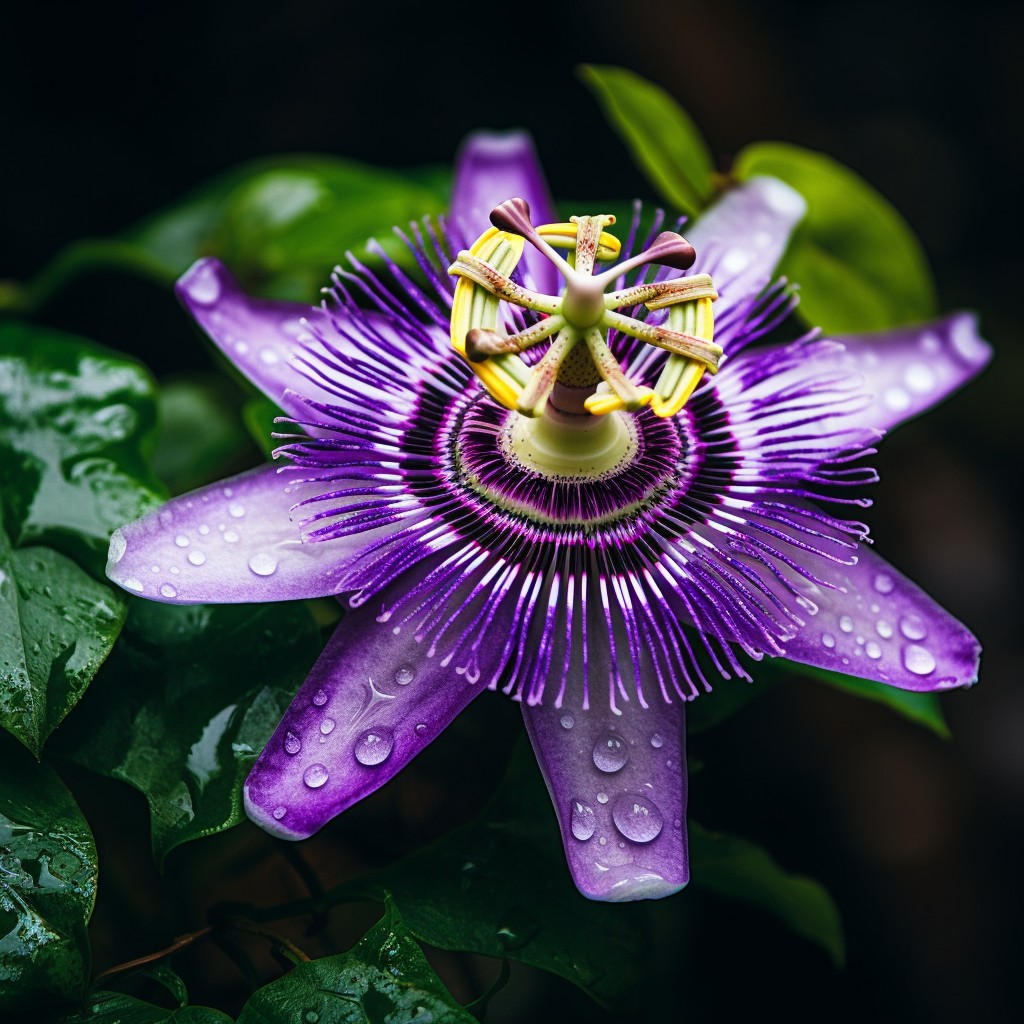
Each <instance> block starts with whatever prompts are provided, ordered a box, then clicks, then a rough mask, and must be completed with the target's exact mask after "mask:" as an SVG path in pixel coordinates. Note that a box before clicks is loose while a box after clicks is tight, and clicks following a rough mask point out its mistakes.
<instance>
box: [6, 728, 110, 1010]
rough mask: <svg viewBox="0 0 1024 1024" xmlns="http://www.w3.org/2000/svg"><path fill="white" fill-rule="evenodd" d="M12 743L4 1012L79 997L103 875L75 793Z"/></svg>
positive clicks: (8, 781) (8, 762) (8, 765)
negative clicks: (89, 928)
mask: <svg viewBox="0 0 1024 1024" xmlns="http://www.w3.org/2000/svg"><path fill="white" fill-rule="evenodd" d="M11 746H12V749H11V750H10V751H7V750H5V751H4V756H3V757H2V758H0V1009H3V1010H5V1011H10V1010H18V1009H26V1008H28V1007H33V1008H38V1007H39V1006H40V1005H45V1004H47V1003H53V1002H61V1001H68V1000H73V999H79V998H81V995H82V992H83V990H84V987H85V983H86V980H87V976H88V971H89V943H88V939H87V938H86V925H87V924H88V922H89V918H90V916H91V915H92V908H93V903H94V902H95V899H96V875H97V868H96V864H97V861H96V846H95V844H94V842H93V838H92V834H91V833H90V831H89V827H88V825H86V823H85V819H84V818H83V817H82V813H81V811H79V809H78V807H77V805H76V804H75V802H74V800H73V799H72V797H71V794H70V793H69V792H68V791H67V789H65V788H64V785H63V783H62V782H61V781H60V779H59V778H57V775H56V773H55V772H54V771H53V770H52V769H51V768H49V767H48V766H47V765H40V764H35V763H34V762H33V761H32V760H31V758H30V757H29V756H28V754H27V753H25V752H24V751H20V750H18V749H17V748H14V747H13V745H11ZM0 1015H2V1014H0Z"/></svg>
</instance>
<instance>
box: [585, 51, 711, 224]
mask: <svg viewBox="0 0 1024 1024" xmlns="http://www.w3.org/2000/svg"><path fill="white" fill-rule="evenodd" d="M579 73H580V77H581V79H582V80H583V82H584V84H585V85H586V86H587V87H588V88H589V89H590V91H591V92H593V93H594V95H595V96H596V97H597V100H598V102H599V103H600V104H601V107H602V109H603V110H604V112H605V116H606V117H607V118H608V120H609V121H610V122H611V125H612V127H613V128H614V129H615V130H616V132H618V134H619V136H620V137H621V138H622V141H623V142H624V143H625V144H626V148H627V149H628V150H629V151H630V153H631V154H632V156H633V159H634V161H635V162H636V164H637V165H638V166H639V168H640V169H641V170H642V171H643V172H644V173H645V174H646V176H647V178H648V180H649V181H650V182H651V184H652V185H653V186H654V188H655V190H656V191H657V192H658V194H659V195H660V196H661V197H662V198H663V199H664V200H665V201H666V202H668V203H670V204H671V205H672V206H673V207H675V208H676V209H679V210H682V211H683V212H684V213H688V214H691V215H692V214H695V213H698V212H699V211H700V210H702V209H703V208H704V207H705V206H706V205H707V204H708V202H709V201H710V199H711V197H712V195H713V194H714V184H713V180H712V176H713V174H714V160H713V159H712V156H711V151H710V150H709V149H708V145H707V143H706V142H705V141H704V137H703V136H702V135H701V133H700V130H699V129H698V128H697V126H696V124H695V123H694V121H693V118H691V117H690V115H689V114H688V113H687V112H686V111H685V110H683V108H682V107H680V106H679V104H678V103H676V101H675V100H674V99H673V98H672V97H671V96H670V95H669V94H668V93H667V92H665V90H664V89H662V88H661V87H660V86H657V85H655V84H654V83H653V82H649V81H647V80H646V79H645V78H641V77H640V76H639V75H637V74H635V73H634V72H632V71H627V70H626V69H625V68H617V67H607V66H603V67H602V66H599V65H594V64H584V65H583V66H582V67H581V68H580V69H579Z"/></svg>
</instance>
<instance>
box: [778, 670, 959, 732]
mask: <svg viewBox="0 0 1024 1024" xmlns="http://www.w3.org/2000/svg"><path fill="white" fill-rule="evenodd" d="M786 664H787V667H788V668H791V669H792V670H793V671H794V672H796V673H797V674H799V675H801V676H805V677H806V678H808V679H813V680H815V681H816V682H819V683H824V684H825V685H826V686H832V687H835V689H837V690H842V691H843V692H844V693H852V694H853V695H854V696H855V697H861V698H863V699H864V700H871V701H875V702H877V703H878V704H884V705H885V706H886V707H888V708H891V709H892V710H893V711H895V712H896V713H897V714H900V715H902V716H903V717H904V718H908V719H909V720H910V721H911V722H916V723H917V724H918V725H923V726H924V727H925V728H926V729H930V730H931V731H932V732H933V733H935V735H936V736H938V737H939V738H940V739H944V740H948V739H949V738H950V737H951V735H952V733H950V731H949V726H948V725H947V723H946V717H945V715H943V713H942V704H941V703H940V701H939V698H938V696H937V695H936V694H934V693H914V692H913V691H911V690H900V689H898V688H897V687H895V686H889V685H888V684H887V683H879V682H876V681H875V680H874V679H858V678H857V677H856V676H846V675H842V674H840V673H839V672H828V671H826V670H825V669H823V668H814V667H812V666H810V665H798V664H795V663H793V662H788V663H786Z"/></svg>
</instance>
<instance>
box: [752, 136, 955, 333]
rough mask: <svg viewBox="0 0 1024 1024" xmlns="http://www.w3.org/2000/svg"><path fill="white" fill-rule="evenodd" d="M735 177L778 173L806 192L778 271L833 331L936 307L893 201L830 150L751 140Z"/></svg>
mask: <svg viewBox="0 0 1024 1024" xmlns="http://www.w3.org/2000/svg"><path fill="white" fill-rule="evenodd" d="M733 173H734V174H735V176H736V177H737V178H739V180H740V181H746V180H747V179H748V178H751V177H753V176H754V175H758V174H765V175H770V176H772V177H775V178H781V179H782V180H783V181H784V182H786V184H787V185H791V186H792V187H793V188H795V189H796V190H797V191H798V192H799V193H800V194H801V195H802V196H803V197H804V198H805V199H806V200H807V216H806V217H805V218H804V220H803V221H802V222H801V223H800V225H799V226H798V227H797V229H796V232H795V233H794V235H793V238H792V240H791V242H790V246H789V249H788V251H787V252H786V255H785V256H784V257H783V260H782V264H781V265H780V267H779V273H780V274H783V275H785V276H786V277H788V278H789V279H790V280H791V281H795V282H796V283H797V284H799V285H800V314H801V316H802V317H803V318H804V320H806V321H807V323H809V324H812V325H814V326H817V327H821V328H823V329H824V330H825V331H827V332H829V333H831V334H835V333H842V332H844V331H873V330H881V329H882V328H884V327H895V326H898V325H900V324H907V323H913V322H915V321H917V320H925V319H927V318H928V317H930V316H933V315H934V314H935V311H936V310H935V286H934V284H933V282H932V277H931V271H930V270H929V268H928V263H927V261H926V259H925V256H924V252H923V250H922V248H921V243H920V242H919V241H918V240H917V237H916V236H915V235H914V233H913V231H912V230H911V229H910V226H909V225H908V224H907V222H906V221H905V220H904V219H903V217H902V216H900V214H899V213H898V212H897V211H896V209H895V208H894V207H893V206H892V205H891V204H890V203H889V202H888V201H887V200H886V199H885V198H883V196H882V195H880V194H879V193H878V192H877V191H876V190H875V189H874V188H872V187H871V186H870V185H869V184H868V183H867V182H866V181H864V179H863V178H861V177H860V176H859V175H857V174H855V173H854V172H853V171H851V170H850V169H849V168H848V167H844V166H843V165H842V164H840V163H839V162H838V161H836V160H833V159H832V158H831V157H828V156H824V155H823V154H821V153H814V152H812V151H810V150H807V149H802V148H801V147H799V146H793V145H790V144H788V143H783V142H755V143H753V144H752V145H749V146H747V147H746V148H745V149H744V150H743V151H742V152H741V153H740V154H739V155H738V156H737V157H736V163H735V165H734V167H733Z"/></svg>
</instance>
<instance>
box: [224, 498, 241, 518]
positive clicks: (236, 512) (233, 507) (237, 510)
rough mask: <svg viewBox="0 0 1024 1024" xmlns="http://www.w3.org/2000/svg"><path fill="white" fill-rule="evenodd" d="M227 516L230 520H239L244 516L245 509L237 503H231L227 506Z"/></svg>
mask: <svg viewBox="0 0 1024 1024" xmlns="http://www.w3.org/2000/svg"><path fill="white" fill-rule="evenodd" d="M228 515H229V516H231V518H232V519H241V518H242V516H244V515H245V509H244V508H243V507H242V506H241V505H239V504H238V502H237V501H235V502H232V503H231V504H230V505H228Z"/></svg>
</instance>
